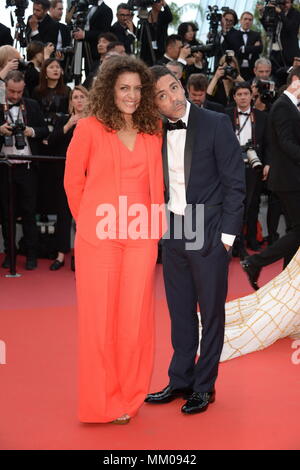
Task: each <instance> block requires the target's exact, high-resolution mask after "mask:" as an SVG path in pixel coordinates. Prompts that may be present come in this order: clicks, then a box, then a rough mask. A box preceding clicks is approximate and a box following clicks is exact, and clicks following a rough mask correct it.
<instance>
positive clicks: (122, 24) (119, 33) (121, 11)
mask: <svg viewBox="0 0 300 470" xmlns="http://www.w3.org/2000/svg"><path fill="white" fill-rule="evenodd" d="M132 18H133V12H132V11H131V10H130V7H129V6H128V5H127V3H121V4H120V5H118V7H117V19H118V21H116V23H114V24H113V25H112V27H111V32H112V33H113V34H114V35H115V36H116V37H117V38H118V41H121V42H122V43H123V44H124V46H125V51H126V54H133V52H134V40H135V38H136V36H135V34H136V27H135V25H134V24H133V21H132Z"/></svg>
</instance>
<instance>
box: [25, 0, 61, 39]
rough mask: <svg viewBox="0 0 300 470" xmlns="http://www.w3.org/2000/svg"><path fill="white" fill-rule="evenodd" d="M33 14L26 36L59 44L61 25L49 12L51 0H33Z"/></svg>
mask: <svg viewBox="0 0 300 470" xmlns="http://www.w3.org/2000/svg"><path fill="white" fill-rule="evenodd" d="M32 1H33V15H31V16H30V17H29V18H28V22H27V29H26V37H27V41H28V42H30V41H41V42H43V43H44V44H47V43H48V42H51V43H52V44H54V46H55V47H56V46H57V38H58V33H59V26H58V23H57V21H54V20H53V19H52V18H51V16H50V15H49V14H48V11H49V8H50V1H49V0H32Z"/></svg>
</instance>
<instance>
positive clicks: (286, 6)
mask: <svg viewBox="0 0 300 470" xmlns="http://www.w3.org/2000/svg"><path fill="white" fill-rule="evenodd" d="M267 8H268V9H269V10H267ZM257 9H258V10H259V13H260V21H261V23H262V25H263V27H264V28H265V30H266V31H271V32H272V33H273V38H272V41H273V43H272V52H271V57H270V59H271V61H272V64H273V73H276V71H277V69H278V68H280V67H284V66H291V65H292V63H293V59H294V57H296V56H299V52H300V51H299V42H298V32H299V27H300V12H299V11H298V10H296V9H295V8H293V0H271V1H268V2H267V4H266V6H265V7H263V6H262V5H259V4H258V5H257ZM270 9H271V10H270ZM272 9H274V10H275V13H273V14H271V11H272ZM268 12H270V13H268Z"/></svg>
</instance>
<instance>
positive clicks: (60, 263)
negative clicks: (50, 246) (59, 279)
mask: <svg viewBox="0 0 300 470" xmlns="http://www.w3.org/2000/svg"><path fill="white" fill-rule="evenodd" d="M64 265H65V262H64V261H59V260H58V259H56V260H55V261H54V263H52V264H51V265H50V266H49V269H50V271H58V270H59V269H60V268H62V267H63V266H64Z"/></svg>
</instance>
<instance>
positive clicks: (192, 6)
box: [168, 2, 204, 29]
mask: <svg viewBox="0 0 300 470" xmlns="http://www.w3.org/2000/svg"><path fill="white" fill-rule="evenodd" d="M168 5H169V7H170V9H171V11H172V14H173V21H172V23H171V26H173V28H174V29H177V27H178V26H179V25H180V23H182V20H181V16H182V15H183V14H184V13H185V12H186V11H188V10H194V11H195V18H196V17H197V15H198V14H200V15H201V18H202V19H203V15H204V11H203V8H202V7H201V5H199V3H186V4H185V5H183V6H181V7H179V6H177V4H176V3H174V2H171V3H168Z"/></svg>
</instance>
